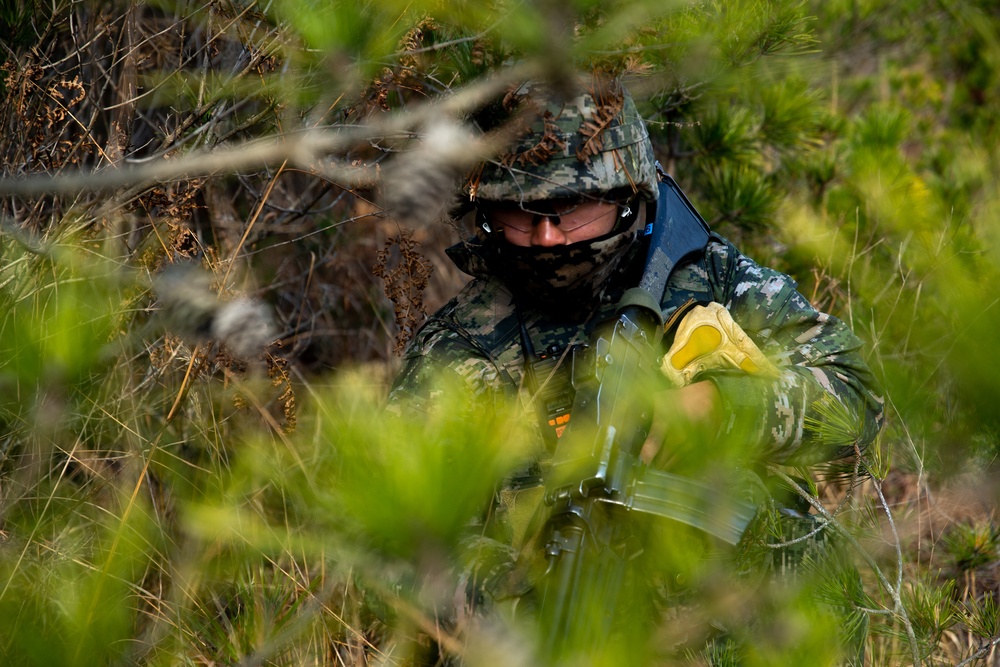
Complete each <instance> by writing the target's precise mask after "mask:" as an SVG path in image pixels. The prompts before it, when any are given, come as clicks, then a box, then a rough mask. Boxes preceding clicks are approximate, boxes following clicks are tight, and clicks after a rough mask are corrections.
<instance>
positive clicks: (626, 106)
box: [466, 77, 657, 203]
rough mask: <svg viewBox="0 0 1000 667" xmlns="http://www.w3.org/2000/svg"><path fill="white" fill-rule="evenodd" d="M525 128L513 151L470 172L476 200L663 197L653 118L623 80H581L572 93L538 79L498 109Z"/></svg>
mask: <svg viewBox="0 0 1000 667" xmlns="http://www.w3.org/2000/svg"><path fill="white" fill-rule="evenodd" d="M492 111H493V115H492V116H491V117H490V118H489V119H488V120H483V119H479V120H477V123H478V124H479V125H480V126H481V127H483V129H485V130H488V129H489V128H490V127H491V126H492V125H494V124H496V123H500V124H501V125H502V124H503V121H502V120H500V119H503V118H507V119H508V120H507V121H506V122H509V123H513V126H514V127H515V128H520V130H521V131H520V132H517V133H516V134H517V135H518V136H519V138H518V139H517V140H515V141H514V142H513V144H512V145H509V146H508V148H507V150H506V151H505V152H504V153H502V154H501V155H499V156H497V158H496V159H495V160H491V161H489V162H487V163H485V164H482V165H480V166H479V167H478V168H477V169H476V170H474V171H473V173H472V174H471V175H470V176H469V179H468V182H467V184H466V191H467V193H468V195H469V198H470V200H472V201H478V200H486V201H512V202H521V203H525V202H530V201H539V200H543V199H555V198H574V197H579V196H580V195H582V194H592V193H606V192H611V191H615V190H618V191H622V190H631V191H632V192H633V193H636V194H638V195H639V196H640V197H641V198H642V199H644V200H646V201H654V200H655V199H656V197H657V187H656V182H657V179H656V168H655V158H654V157H653V149H652V144H651V143H650V141H649V134H648V132H647V130H646V124H645V123H644V122H643V120H642V117H641V116H640V115H639V112H638V111H637V110H636V107H635V102H634V101H633V100H632V97H631V95H629V93H628V91H627V90H626V89H625V88H624V87H623V86H622V85H621V82H620V81H614V80H613V81H607V80H602V79H600V78H599V77H593V78H591V79H590V80H589V81H584V80H581V82H580V84H579V92H578V93H577V94H576V95H575V96H573V97H571V98H569V99H564V100H563V99H559V97H558V95H557V94H555V93H554V92H553V91H551V90H550V89H548V88H546V87H545V86H543V85H540V84H538V83H537V82H529V83H525V84H522V85H521V86H520V87H518V88H516V89H514V90H512V91H510V92H509V93H508V94H507V95H506V96H505V97H504V98H503V100H502V102H498V103H497V104H496V105H495V108H493V110H492Z"/></svg>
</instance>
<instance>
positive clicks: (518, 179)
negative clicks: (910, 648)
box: [390, 78, 882, 593]
mask: <svg viewBox="0 0 1000 667" xmlns="http://www.w3.org/2000/svg"><path fill="white" fill-rule="evenodd" d="M510 117H513V118H515V119H520V121H519V122H522V123H524V125H525V126H527V128H526V130H525V131H524V132H523V133H522V135H521V136H520V138H519V139H518V141H517V143H516V145H514V146H513V147H512V148H511V149H510V150H509V151H508V152H507V153H505V154H503V155H501V156H499V157H498V158H497V159H496V160H493V161H490V162H488V163H486V164H484V165H482V166H481V167H480V168H479V169H477V170H475V171H474V173H473V174H472V175H471V176H470V177H469V179H468V183H467V185H466V187H467V193H468V194H469V196H470V198H471V202H472V204H473V205H474V206H475V215H476V225H477V228H476V236H475V237H474V238H471V239H468V240H466V241H464V242H462V243H460V244H458V245H456V246H454V247H452V248H450V249H449V255H450V257H451V258H452V259H453V261H454V262H455V263H456V264H457V265H458V266H459V268H461V269H462V270H463V271H465V272H466V273H468V274H469V275H471V276H472V277H473V280H472V282H471V283H469V284H468V285H467V286H466V287H465V289H463V290H462V292H461V293H460V294H459V295H458V296H457V297H456V298H454V299H452V300H451V301H450V302H449V303H448V304H447V305H445V306H444V307H443V308H441V309H440V310H439V311H438V312H437V313H435V314H434V315H433V316H432V317H430V318H429V319H428V320H427V322H426V323H425V324H424V325H423V327H422V328H421V329H420V330H419V332H418V333H417V334H416V336H415V338H414V340H413V341H412V343H411V344H410V346H409V348H408V350H407V352H406V354H405V359H404V365H403V368H402V370H401V372H400V373H399V375H398V377H397V378H396V381H395V383H394V385H393V388H392V390H391V395H390V403H391V404H392V405H394V406H397V409H402V410H405V411H409V412H417V413H419V412H421V411H428V412H429V411H432V410H433V406H434V403H435V401H436V400H437V398H438V394H437V393H436V392H437V391H438V388H439V387H440V386H442V385H441V384H440V383H441V382H442V381H443V382H444V384H445V386H451V387H456V386H457V387H460V388H461V390H463V391H465V392H467V394H468V396H469V397H470V401H471V402H472V403H474V405H475V406H477V409H479V408H486V409H489V408H490V406H492V405H494V404H497V403H498V402H501V401H506V400H508V399H510V398H517V399H519V400H520V402H521V403H522V404H523V405H524V406H525V407H527V408H528V409H529V410H530V411H531V412H532V413H534V415H535V416H534V421H535V424H536V425H537V431H538V437H539V441H540V443H544V446H542V445H540V446H539V448H538V449H539V452H540V456H539V458H540V459H542V460H544V457H545V452H546V451H548V452H551V450H552V447H553V446H554V443H555V442H556V441H557V440H558V438H559V437H560V436H561V434H562V432H563V430H564V429H565V427H566V422H567V420H568V419H571V418H572V415H568V414H567V409H568V407H569V406H571V405H572V398H573V396H572V387H571V384H570V382H569V381H568V379H567V375H566V374H567V372H568V369H567V366H568V364H567V363H565V360H566V359H567V358H568V355H567V354H566V351H567V350H568V349H570V348H571V347H572V346H573V345H575V344H579V343H585V342H586V341H587V340H588V337H589V335H590V332H591V331H592V330H593V327H594V326H595V325H596V324H597V323H599V322H601V321H603V320H606V319H607V318H609V317H612V316H613V315H614V311H615V306H616V304H617V303H618V298H619V297H620V295H621V294H622V292H623V291H624V290H625V289H627V288H629V287H633V286H634V285H636V284H637V283H638V280H639V277H640V276H641V274H642V269H643V265H644V260H645V257H646V249H647V245H648V242H647V241H646V240H645V237H644V231H645V229H646V223H647V218H648V217H649V214H650V212H651V211H652V210H653V208H654V205H655V202H656V199H657V193H658V187H657V183H658V174H657V167H656V162H655V158H654V156H653V149H652V145H651V143H650V140H649V137H648V133H647V129H646V126H645V124H644V122H643V121H642V119H641V118H640V116H639V115H638V112H637V111H636V108H635V105H634V103H633V101H632V99H631V97H630V96H629V94H628V92H627V91H626V90H625V89H624V88H623V87H622V86H621V85H620V83H618V82H615V81H610V82H609V81H602V80H599V79H597V78H593V79H591V80H589V81H586V82H583V83H582V84H581V91H580V92H578V93H577V94H576V95H575V96H572V97H571V98H569V99H562V100H561V99H559V96H558V95H557V94H556V93H554V92H552V91H549V90H546V89H544V88H541V87H539V86H533V85H531V84H526V85H523V86H521V87H519V88H517V89H516V90H513V91H511V92H510V93H509V94H508V95H506V97H505V98H504V99H503V101H502V102H498V103H496V104H494V105H492V106H491V107H489V108H487V109H486V110H485V111H484V112H483V113H481V114H480V115H479V117H478V118H477V121H478V122H479V124H480V126H481V127H482V129H484V130H486V131H488V130H490V129H492V126H494V125H496V126H499V125H500V124H501V123H503V122H504V121H505V120H506V119H507V118H510ZM525 118H527V120H525ZM515 122H518V120H515ZM529 123H530V125H529ZM660 303H661V307H662V312H663V315H664V318H665V320H666V321H672V322H674V323H676V326H675V328H674V336H673V337H672V338H673V340H672V345H671V347H670V348H669V350H667V351H666V353H665V355H664V362H663V371H664V377H665V386H668V387H670V389H668V390H666V391H664V392H662V393H661V394H659V395H658V396H657V398H656V401H655V402H656V405H655V407H654V411H655V412H656V413H657V415H658V418H657V419H656V420H654V424H655V423H659V422H663V423H668V424H678V423H685V424H687V425H690V426H694V427H696V428H697V429H699V432H700V433H710V434H711V435H712V437H714V438H715V439H716V440H717V441H719V442H722V441H727V442H730V443H732V442H733V441H738V443H739V445H738V446H739V448H740V450H741V451H742V454H743V455H744V456H745V458H746V459H747V460H748V461H754V462H758V463H760V462H774V463H791V462H794V463H804V464H812V463H816V462H820V461H827V460H832V459H835V458H839V457H843V456H845V455H851V454H853V453H854V449H853V445H857V446H858V447H860V448H864V447H865V446H867V445H868V444H869V443H870V442H871V441H872V440H873V439H874V437H875V435H876V434H877V432H878V430H879V428H880V426H881V423H882V401H881V399H880V397H879V396H878V393H877V391H878V390H877V388H876V383H875V380H874V378H873V376H872V373H871V372H870V370H869V368H868V367H867V365H866V364H865V362H864V360H863V358H862V354H861V348H862V343H861V341H860V340H859V339H858V338H857V337H856V336H855V335H854V334H853V333H852V332H851V331H850V330H849V328H848V327H847V325H846V324H845V323H843V322H842V321H840V320H838V319H837V318H835V317H833V316H830V315H827V314H825V313H822V312H819V311H818V310H816V309H815V308H814V307H813V306H812V305H810V303H809V302H808V300H807V299H806V298H804V297H803V296H802V295H801V294H799V293H798V292H797V291H796V283H795V281H794V280H792V279H791V278H790V277H788V276H786V275H783V274H781V273H779V272H777V271H775V270H772V269H770V268H767V267H763V266H760V265H758V264H756V263H754V261H753V260H751V259H750V258H748V257H746V256H745V255H743V254H742V253H740V251H739V250H737V249H736V248H735V247H734V246H733V245H732V244H731V243H730V242H728V241H727V240H726V239H724V238H722V237H720V236H717V235H715V234H712V235H711V237H710V240H709V242H708V243H707V245H705V247H704V250H703V251H702V252H700V253H697V254H696V256H694V257H692V258H690V259H689V260H687V261H685V262H683V263H681V264H680V265H679V266H678V267H677V268H676V269H675V271H674V273H673V274H672V276H671V278H670V281H669V283H668V284H667V287H666V290H665V292H664V293H663V295H662V299H661V301H660ZM672 316H673V317H672ZM671 318H672V319H671ZM669 339H670V337H668V340H669ZM442 378H443V380H442ZM823 401H834V402H836V404H837V405H839V406H841V408H842V409H843V410H844V411H846V413H848V414H849V415H850V418H851V419H852V420H853V421H854V422H855V423H856V424H858V425H859V426H858V429H857V431H858V437H857V441H856V442H855V443H841V444H840V446H832V445H831V444H830V443H827V442H823V441H822V439H820V438H818V437H816V435H815V433H814V432H813V431H811V430H810V429H809V428H807V424H809V423H810V422H809V420H811V419H815V420H818V419H820V415H818V414H817V413H816V406H817V405H818V404H821V403H822V402H823ZM400 406H403V407H400ZM654 431H655V429H654ZM684 432H685V430H684V429H679V428H670V429H668V430H667V431H664V432H663V433H659V434H658V436H657V438H656V440H655V441H654V442H651V443H650V445H651V446H650V448H649V452H648V458H650V459H652V458H655V454H656V452H657V450H659V451H661V452H669V453H673V452H676V451H678V450H679V449H681V448H683V447H684V445H685V443H684V442H683V438H684V436H683V433H684ZM731 448H732V445H731V444H730V449H731ZM660 458H663V457H662V456H661V457H660ZM543 472H544V463H539V462H536V461H533V462H530V463H529V464H528V465H526V467H525V470H523V471H522V472H521V473H519V474H518V475H515V476H514V478H513V479H511V480H510V484H509V485H508V488H506V489H504V490H502V491H501V492H500V493H499V494H498V496H497V503H496V504H497V506H496V507H495V508H493V509H494V511H493V513H492V516H493V517H494V520H495V521H496V522H497V523H499V524H501V530H499V531H492V532H491V533H490V534H491V535H497V534H500V535H503V539H504V541H506V542H508V543H509V544H511V545H512V546H513V547H514V549H515V550H516V549H517V548H518V547H519V546H520V544H521V543H522V542H523V541H524V540H525V539H526V538H527V537H528V536H527V535H525V530H526V526H527V525H528V521H527V519H526V517H525V516H524V514H525V510H524V508H525V507H535V506H537V505H538V503H539V500H540V498H541V493H540V491H539V489H540V484H541V478H542V475H543ZM515 508H516V509H515ZM512 553H513V552H512ZM488 592H489V591H487V593H488Z"/></svg>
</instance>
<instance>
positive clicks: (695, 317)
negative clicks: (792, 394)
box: [660, 302, 779, 387]
mask: <svg viewBox="0 0 1000 667" xmlns="http://www.w3.org/2000/svg"><path fill="white" fill-rule="evenodd" d="M715 368H739V369H742V370H744V371H746V372H747V373H749V374H751V375H764V376H768V377H778V375H779V371H778V368H777V366H775V365H774V364H773V363H771V361H770V360H769V359H768V358H767V357H765V356H764V353H763V352H761V351H760V348H758V347H757V345H756V344H755V343H754V342H753V341H752V340H751V339H750V337H749V336H747V335H746V333H745V332H744V331H743V329H742V328H740V325H738V324H737V323H736V322H735V321H734V320H733V317H732V315H730V314H729V311H728V310H726V309H725V308H724V307H723V306H722V304H719V303H714V302H713V303H710V304H708V305H707V306H694V307H693V308H692V309H691V310H690V311H689V312H688V313H687V315H685V316H684V319H683V320H681V323H680V325H678V327H677V333H676V334H675V335H674V343H673V345H671V346H670V350H669V351H668V352H667V354H666V355H665V356H664V357H663V363H662V365H661V366H660V370H662V371H663V374H664V375H665V376H666V377H667V379H668V380H670V382H671V383H672V384H673V385H674V386H675V387H683V386H685V385H687V384H690V382H691V379H692V378H694V376H695V375H697V374H698V373H701V372H702V371H706V370H711V369H715Z"/></svg>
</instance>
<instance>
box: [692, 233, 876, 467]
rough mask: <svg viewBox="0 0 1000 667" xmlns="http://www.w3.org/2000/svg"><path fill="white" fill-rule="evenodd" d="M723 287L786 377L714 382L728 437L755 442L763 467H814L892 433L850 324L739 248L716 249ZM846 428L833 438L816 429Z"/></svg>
mask: <svg viewBox="0 0 1000 667" xmlns="http://www.w3.org/2000/svg"><path fill="white" fill-rule="evenodd" d="M707 252H708V258H709V264H710V265H711V268H712V269H714V271H712V273H714V275H715V276H716V277H718V278H719V280H718V282H717V283H716V284H715V285H714V286H713V287H714V289H715V292H716V294H715V298H716V300H717V301H719V302H720V303H722V304H723V305H724V306H726V308H728V309H729V311H730V312H731V313H732V315H733V319H734V320H736V322H738V323H739V324H740V326H742V327H743V329H744V331H746V332H747V334H749V335H750V336H751V338H753V339H754V340H755V341H756V343H757V345H758V346H759V347H760V348H761V350H762V351H763V352H764V353H765V354H766V355H767V356H768V357H770V358H771V360H772V361H774V362H775V364H776V365H777V366H778V367H779V368H780V369H781V371H782V372H781V376H780V377H779V378H777V379H771V378H763V377H758V376H750V375H747V374H745V373H742V372H738V371H734V372H728V371H724V372H714V373H711V374H708V375H707V377H706V379H709V380H711V381H712V382H713V383H714V384H715V385H716V387H717V388H718V390H719V393H720V394H721V396H722V400H723V403H724V408H725V412H724V414H725V415H726V422H725V423H724V425H723V435H724V436H731V437H736V438H739V439H743V438H746V439H747V444H748V446H751V447H759V450H758V451H759V457H760V458H761V459H763V460H768V461H771V462H775V463H799V464H811V463H817V462H820V461H826V460H833V459H836V458H842V457H844V456H848V455H850V454H852V453H853V451H854V445H855V444H857V445H858V446H860V447H861V448H862V449H864V448H865V447H867V446H868V445H869V444H870V443H871V442H872V441H873V440H874V439H875V437H876V435H877V434H878V431H879V429H880V428H881V426H882V420H883V413H882V398H881V396H880V389H879V387H878V383H877V381H876V379H875V377H874V375H873V374H872V372H871V370H870V369H869V367H868V365H867V364H866V363H865V361H864V358H863V356H862V347H863V343H862V342H861V340H860V339H858V337H857V336H855V335H854V333H853V332H852V331H851V330H850V328H849V327H848V326H847V325H846V324H845V323H844V322H842V321H841V320H839V319H837V318H836V317H833V316H831V315H827V314H826V313H822V312H820V311H818V310H816V308H814V307H813V306H812V304H810V303H809V301H808V300H807V299H806V298H805V297H804V296H802V295H801V294H800V293H799V292H798V291H797V289H796V288H797V285H796V283H795V281H794V280H792V278H790V277H789V276H787V275H785V274H783V273H779V272H778V271H775V270H773V269H769V268H766V267H762V266H759V265H757V264H756V263H754V262H753V261H752V260H751V259H749V258H747V257H746V256H744V255H742V254H741V253H739V252H738V251H737V250H736V249H735V248H734V247H733V246H732V245H730V244H728V243H727V244H722V243H712V244H710V245H709V248H708V251H707ZM831 417H832V418H833V419H835V420H836V421H837V425H839V428H838V427H837V425H831V427H830V428H827V427H824V428H822V429H817V427H816V424H818V423H820V422H824V421H832V419H831Z"/></svg>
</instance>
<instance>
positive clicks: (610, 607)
mask: <svg viewBox="0 0 1000 667" xmlns="http://www.w3.org/2000/svg"><path fill="white" fill-rule="evenodd" d="M661 176H662V179H661V182H660V184H659V198H658V201H657V204H656V214H655V221H654V223H653V224H652V229H651V230H649V229H647V232H649V235H650V236H651V238H650V248H649V252H648V255H647V259H646V267H645V270H644V272H643V276H642V279H641V281H640V284H639V286H638V287H634V288H632V289H630V290H628V291H627V292H626V293H625V294H624V295H623V297H622V298H621V300H620V301H619V303H618V307H617V310H616V315H615V317H614V318H613V319H611V320H609V321H607V322H605V323H603V324H601V325H599V326H598V327H597V328H596V329H595V331H594V333H593V335H592V336H591V338H590V341H589V343H588V344H587V345H586V346H584V347H583V348H582V349H578V350H577V351H576V353H575V354H574V355H572V360H573V361H572V363H573V368H572V373H571V377H572V384H573V387H574V389H575V397H574V400H573V407H572V410H571V413H570V414H572V420H571V421H570V423H569V427H568V429H567V431H566V432H565V433H564V434H563V437H562V438H560V439H559V441H558V444H557V445H556V449H555V452H554V454H553V459H552V464H551V469H550V471H549V473H548V475H547V478H546V484H545V502H546V503H547V504H548V505H550V506H551V508H552V509H551V512H550V515H549V518H548V520H547V522H546V524H545V528H544V531H543V533H542V534H543V536H544V538H543V539H544V542H543V543H544V549H545V557H546V559H547V569H546V571H545V573H544V575H542V582H541V583H542V585H541V592H542V596H541V601H540V609H539V611H540V620H541V622H542V628H543V631H544V632H545V633H546V638H547V639H546V646H545V647H544V650H545V651H546V653H547V655H548V656H549V657H550V658H553V659H554V658H555V657H556V656H558V655H560V653H561V651H562V650H563V649H564V648H566V647H570V646H572V647H573V649H574V650H578V651H584V652H589V651H588V649H592V648H596V647H597V646H598V643H599V642H600V641H602V639H603V638H606V637H607V636H608V634H609V632H610V630H611V628H612V625H613V623H612V621H613V617H614V614H615V611H616V609H617V599H618V593H619V591H620V589H621V588H622V585H623V582H624V577H625V572H626V569H627V566H628V563H629V560H630V559H631V558H632V557H633V556H634V555H636V554H637V551H641V545H640V544H637V538H636V536H635V532H634V531H633V530H632V526H631V525H630V524H631V523H632V522H631V521H630V519H629V517H628V515H629V513H631V512H639V513H642V514H649V515H654V516H659V517H664V518H667V519H671V520H674V521H679V522H681V523H684V524H687V525H689V526H693V527H695V528H698V529H700V530H703V531H705V532H707V533H709V534H711V535H714V536H715V537H717V538H719V539H721V540H723V541H725V542H727V543H729V544H736V543H737V542H738V541H739V539H740V537H741V536H742V534H743V532H744V530H745V529H746V527H747V525H748V524H749V522H750V520H751V519H752V518H753V516H754V514H755V512H756V508H755V507H754V506H753V505H750V504H748V503H744V502H741V501H738V500H735V499H732V498H728V497H724V496H723V495H722V494H720V493H719V491H718V490H717V489H714V488H711V487H709V486H707V485H705V484H700V483H698V482H695V481H693V480H691V479H688V478H685V477H681V476H679V475H674V474H670V473H667V472H663V471H658V470H653V469H651V468H648V467H647V466H646V465H645V464H644V463H643V462H642V460H641V459H640V457H639V453H640V449H641V447H642V444H643V442H644V441H645V439H646V436H647V435H648V432H649V427H650V423H651V420H652V414H651V409H650V408H649V407H648V406H646V405H644V404H643V403H642V402H641V401H637V400H636V399H635V397H634V396H633V395H632V394H631V393H630V392H629V391H627V390H628V389H629V388H630V387H634V386H638V384H639V382H640V381H641V379H642V377H643V376H644V375H645V374H647V373H650V372H656V365H657V364H656V359H657V356H658V355H659V345H660V342H661V340H662V336H663V324H664V323H663V315H662V312H661V309H660V298H661V297H662V295H663V293H664V290H665V288H666V284H667V280H668V279H669V278H670V275H671V273H672V271H673V269H674V267H675V266H676V265H677V264H678V263H679V262H680V261H681V260H683V259H684V258H685V257H688V256H689V255H691V254H692V253H696V252H701V251H703V250H704V247H705V244H706V243H707V241H708V234H709V230H708V225H707V224H706V223H705V221H704V220H703V219H702V217H701V216H700V215H699V214H698V212H697V211H696V210H695V209H694V207H693V206H692V205H691V203H690V202H689V201H688V199H687V197H685V196H684V193H683V192H682V191H681V189H680V187H679V186H678V185H677V183H675V182H674V180H673V179H672V178H670V177H669V176H666V175H661Z"/></svg>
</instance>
